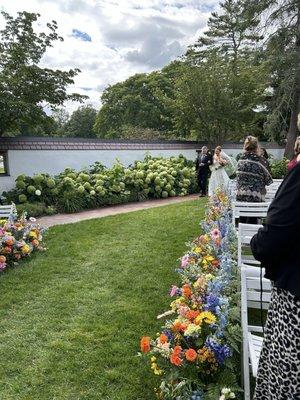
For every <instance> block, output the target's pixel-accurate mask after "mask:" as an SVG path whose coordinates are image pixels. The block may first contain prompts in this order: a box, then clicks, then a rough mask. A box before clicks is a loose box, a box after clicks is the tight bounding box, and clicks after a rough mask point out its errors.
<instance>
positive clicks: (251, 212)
mask: <svg viewBox="0 0 300 400" xmlns="http://www.w3.org/2000/svg"><path fill="white" fill-rule="evenodd" d="M270 204H271V203H270V202H261V203H248V202H244V201H234V202H233V203H232V222H233V224H234V225H235V223H236V220H237V219H239V218H240V217H257V218H265V217H266V216H267V212H268V209H269V207H270Z"/></svg>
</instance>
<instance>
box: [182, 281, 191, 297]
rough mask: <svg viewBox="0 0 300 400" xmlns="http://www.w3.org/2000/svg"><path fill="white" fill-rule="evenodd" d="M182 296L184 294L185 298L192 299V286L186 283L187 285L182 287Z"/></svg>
mask: <svg viewBox="0 0 300 400" xmlns="http://www.w3.org/2000/svg"><path fill="white" fill-rule="evenodd" d="M182 294H183V295H184V296H185V297H191V295H192V291H191V288H190V286H189V285H188V284H187V283H186V284H185V285H183V286H182Z"/></svg>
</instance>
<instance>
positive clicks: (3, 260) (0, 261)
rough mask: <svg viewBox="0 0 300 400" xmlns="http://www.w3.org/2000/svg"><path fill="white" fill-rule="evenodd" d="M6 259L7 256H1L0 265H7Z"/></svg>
mask: <svg viewBox="0 0 300 400" xmlns="http://www.w3.org/2000/svg"><path fill="white" fill-rule="evenodd" d="M5 261H6V257H5V256H0V264H3V263H5Z"/></svg>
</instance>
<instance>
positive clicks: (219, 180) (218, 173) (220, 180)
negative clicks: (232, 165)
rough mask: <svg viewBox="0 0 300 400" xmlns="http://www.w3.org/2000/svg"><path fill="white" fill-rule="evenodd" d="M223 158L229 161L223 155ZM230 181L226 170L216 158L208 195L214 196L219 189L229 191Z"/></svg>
mask: <svg viewBox="0 0 300 400" xmlns="http://www.w3.org/2000/svg"><path fill="white" fill-rule="evenodd" d="M221 158H224V159H225V160H226V161H227V159H226V157H224V155H223V154H222V153H221ZM229 181H230V179H229V176H228V175H227V172H226V171H225V168H224V167H223V166H221V165H220V163H219V161H218V159H217V157H215V156H214V158H213V165H212V173H211V176H210V180H209V184H208V195H209V196H212V195H213V194H214V193H215V191H216V190H217V189H221V190H227V189H228V184H229Z"/></svg>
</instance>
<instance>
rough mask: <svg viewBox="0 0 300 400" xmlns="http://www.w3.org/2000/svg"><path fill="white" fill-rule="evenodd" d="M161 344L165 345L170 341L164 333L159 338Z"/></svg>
mask: <svg viewBox="0 0 300 400" xmlns="http://www.w3.org/2000/svg"><path fill="white" fill-rule="evenodd" d="M159 340H160V343H162V344H164V343H166V342H167V341H168V336H167V335H165V334H164V333H162V334H161V335H160V337H159Z"/></svg>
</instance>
